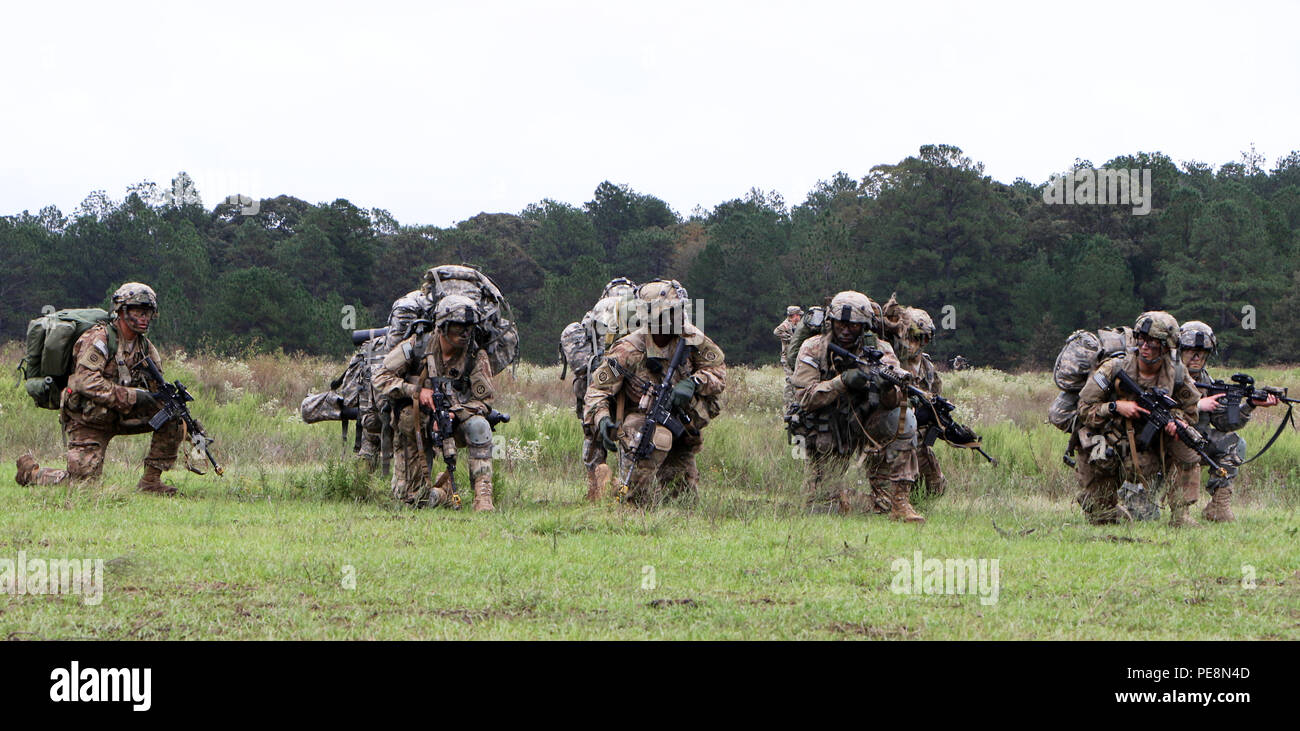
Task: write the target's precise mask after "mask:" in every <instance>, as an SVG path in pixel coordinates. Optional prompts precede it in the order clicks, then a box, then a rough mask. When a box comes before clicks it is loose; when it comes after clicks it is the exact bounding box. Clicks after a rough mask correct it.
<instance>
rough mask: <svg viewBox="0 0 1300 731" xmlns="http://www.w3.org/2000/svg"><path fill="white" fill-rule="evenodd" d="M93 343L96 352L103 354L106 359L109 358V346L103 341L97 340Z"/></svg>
mask: <svg viewBox="0 0 1300 731" xmlns="http://www.w3.org/2000/svg"><path fill="white" fill-rule="evenodd" d="M91 342H92V343H94V344H95V350H98V351H99V352H101V353H103V354H104V357H105V358H107V357H108V345H107V344H105V343H104V341H103V340H99V339H95V340H92V341H91Z"/></svg>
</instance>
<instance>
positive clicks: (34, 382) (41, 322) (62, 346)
mask: <svg viewBox="0 0 1300 731" xmlns="http://www.w3.org/2000/svg"><path fill="white" fill-rule="evenodd" d="M111 320H112V316H111V315H110V314H109V313H107V312H105V311H104V310H101V309H98V308H86V309H80V310H59V311H57V312H52V313H50V314H48V315H44V316H41V317H38V318H36V319H35V320H32V321H31V322H29V323H27V350H26V352H25V354H24V356H23V359H22V360H21V361H20V362H19V363H18V372H19V374H20V377H21V378H22V379H24V383H23V385H24V386H25V387H26V389H27V395H28V396H31V397H32V401H34V402H35V403H36V405H37V406H39V407H41V408H42V409H55V410H57V409H58V408H59V406H60V405H61V403H62V399H63V389H65V388H67V387H68V376H71V375H72V367H73V366H72V346H73V345H74V344H75V343H76V342H77V339H78V338H80V337H81V336H82V335H83V334H85V332H86V331H87V330H89V329H90V328H92V327H94V326H95V325H98V324H100V323H104V324H108V323H109V322H110V321H111ZM108 350H109V352H110V353H116V352H117V332H116V331H114V329H113V328H112V327H109V328H108Z"/></svg>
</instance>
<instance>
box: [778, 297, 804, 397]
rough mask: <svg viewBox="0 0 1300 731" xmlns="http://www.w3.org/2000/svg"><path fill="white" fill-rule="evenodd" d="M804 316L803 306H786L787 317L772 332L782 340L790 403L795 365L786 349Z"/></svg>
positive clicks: (783, 366) (786, 394)
mask: <svg viewBox="0 0 1300 731" xmlns="http://www.w3.org/2000/svg"><path fill="white" fill-rule="evenodd" d="M802 317H803V308H801V307H799V306H798V305H790V306H789V307H787V308H785V319H784V320H782V321H781V324H780V325H777V326H776V327H775V328H773V329H772V334H773V335H775V336H776V338H777V340H779V341H781V368H782V369H783V370H784V371H785V403H786V404H787V405H789V404H790V402H791V401H794V388H793V387H792V386H791V385H790V376H793V375H794V366H793V365H792V364H791V363H790V361H789V359H787V358H786V355H785V351H786V350H788V349H789V347H790V340H791V338H793V337H794V329H795V327H796V326H797V325H798V324H799V320H800V319H801V318H802Z"/></svg>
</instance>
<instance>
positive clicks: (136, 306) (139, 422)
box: [16, 282, 183, 495]
mask: <svg viewBox="0 0 1300 731" xmlns="http://www.w3.org/2000/svg"><path fill="white" fill-rule="evenodd" d="M157 315H158V297H157V295H155V294H154V291H153V289H151V288H150V287H149V286H147V285H144V284H140V283H139V282H128V283H127V284H124V285H122V286H121V287H119V288H118V290H117V291H116V292H114V293H113V312H112V320H111V321H110V322H109V323H108V324H100V325H95V326H94V327H92V328H90V329H89V330H87V331H86V332H84V333H82V335H81V337H80V338H78V339H77V342H76V343H75V344H74V345H73V346H72V360H73V363H74V365H73V371H72V374H71V375H70V376H69V377H68V387H67V389H66V390H65V391H64V393H63V399H62V405H61V407H60V421H61V422H62V424H63V434H64V437H65V439H66V441H67V444H68V468H67V469H66V470H60V469H52V468H48V467H45V468H42V467H41V466H40V465H39V464H37V463H36V460H35V459H33V458H32V457H31V455H23V456H22V457H19V458H18V473H17V475H16V479H17V481H18V484H19V485H32V484H35V485H57V484H59V483H61V482H63V481H65V480H68V479H73V480H95V479H99V477H100V476H101V475H102V474H103V471H104V454H105V452H106V451H107V449H108V443H109V440H111V439H112V438H113V437H115V436H119V435H122V434H144V433H146V432H152V434H153V436H152V437H151V438H150V442H149V454H148V455H147V456H146V457H145V459H144V476H143V477H141V478H140V482H139V484H138V485H136V487H137V489H139V490H140V491H141V492H147V493H151V494H154V495H175V494H176V488H174V487H172V486H171V485H165V484H163V482H162V473H163V472H165V471H167V470H169V469H171V468H172V466H173V465H174V464H176V452H177V450H178V449H179V447H180V444H181V439H182V438H183V434H182V430H181V421H180V420H179V419H172V420H170V421H168V422H167V424H165V425H164V426H163V427H162V428H160V429H158V430H157V431H154V430H153V429H152V428H150V426H149V420H150V419H151V418H153V416H154V415H155V414H157V413H158V409H159V406H158V403H157V402H156V401H154V398H153V396H152V395H151V393H150V391H149V390H148V389H149V388H150V387H151V386H157V385H158V384H151V383H150V382H149V381H148V380H147V378H146V375H145V374H146V370H145V365H144V360H145V358H152V359H153V362H154V363H155V364H157V365H158V368H159V369H160V370H161V368H162V358H161V356H159V355H158V349H157V348H155V347H154V345H153V343H151V342H149V339H148V338H147V337H145V333H147V332H148V331H149V326H150V325H151V324H152V323H153V320H154V318H155V317H157Z"/></svg>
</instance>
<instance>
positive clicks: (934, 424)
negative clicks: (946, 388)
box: [916, 396, 998, 467]
mask: <svg viewBox="0 0 1300 731" xmlns="http://www.w3.org/2000/svg"><path fill="white" fill-rule="evenodd" d="M923 401H924V403H923V404H922V408H919V409H917V410H916V427H917V429H918V430H924V432H923V433H924V436H923V437H921V444H922V445H924V446H926V447H933V446H934V442H935V440H937V439H939V438H942V439H943V440H944V441H945V442H947V443H948V444H949V445H950V446H953V447H959V448H962V449H974V450H975V451H976V452H979V453H980V455H981V456H982V457H984V459H987V460H988V461H989V464H991V465H993V466H994V467H997V465H998V461H997V460H996V459H994V458H992V457H990V456H989V455H988V453H987V452H985V451H984V448H983V447H981V446H979V443H980V441H981V439H980V436H979V435H978V434H976V433H975V430H974V429H971V428H970V427H969V426H966V425H965V424H958V423H957V422H956V421H955V420H954V419H953V418H952V411H953V409H954V408H956V407H955V406H953V403H952V402H951V401H949V400H948V399H946V398H944V397H942V396H934V397H931V398H929V399H925V400H923Z"/></svg>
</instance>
